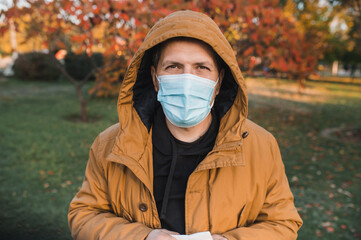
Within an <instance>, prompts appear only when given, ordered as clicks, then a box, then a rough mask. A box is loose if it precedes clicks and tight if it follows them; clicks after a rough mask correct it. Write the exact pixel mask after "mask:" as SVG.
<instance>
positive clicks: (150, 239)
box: [68, 11, 302, 240]
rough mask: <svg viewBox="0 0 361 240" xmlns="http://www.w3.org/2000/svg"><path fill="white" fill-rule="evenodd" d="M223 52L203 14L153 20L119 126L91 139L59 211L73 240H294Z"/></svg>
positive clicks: (226, 49)
mask: <svg viewBox="0 0 361 240" xmlns="http://www.w3.org/2000/svg"><path fill="white" fill-rule="evenodd" d="M247 112H248V108H247V94H246V89H245V85H244V79H243V77H242V75H241V72H240V70H239V67H238V66H237V61H236V59H235V56H234V54H233V50H232V48H231V47H230V45H229V43H228V42H227V40H226V39H225V37H224V36H223V34H222V33H221V31H220V30H219V28H218V26H217V25H216V24H215V23H214V22H213V21H212V20H211V19H210V18H209V17H207V16H206V15H204V14H201V13H196V12H192V11H179V12H176V13H173V14H171V15H169V16H168V17H166V18H164V19H163V20H161V21H159V22H158V23H157V24H156V25H155V26H154V27H153V28H152V29H151V30H150V32H149V33H148V35H147V37H146V39H145V40H144V43H143V44H142V46H141V47H140V48H139V50H138V51H137V53H136V54H135V56H134V58H133V60H132V62H131V64H130V66H129V68H128V71H127V74H126V76H125V78H124V81H123V84H122V87H121V90H120V94H119V99H118V114H119V124H116V125H113V126H112V127H110V128H108V129H107V130H105V131H104V132H102V133H101V134H100V135H99V136H98V137H97V138H96V140H95V141H94V143H93V145H92V147H91V150H90V158H89V161H88V165H87V168H86V172H85V179H84V182H83V185H82V187H81V189H80V191H79V192H78V193H77V195H76V196H75V197H74V199H73V201H72V202H71V204H70V209H69V216H68V217H69V225H70V229H71V232H72V236H73V237H74V238H75V239H147V240H157V239H158V240H160V239H174V238H173V237H172V235H177V234H192V233H198V232H204V231H209V232H211V233H212V237H213V239H229V240H231V239H242V240H252V239H275V240H276V239H277V240H280V239H287V240H289V239H296V238H297V231H298V229H299V228H300V226H301V224H302V220H301V219H300V217H299V215H298V213H297V210H296V208H295V206H294V203H293V195H292V193H291V191H290V189H289V185H288V181H287V177H286V175H285V172H284V166H283V163H282V160H281V156H280V152H279V149H278V146H277V143H276V140H275V139H274V138H273V136H272V135H271V134H270V133H268V132H267V131H266V130H264V129H263V128H261V127H259V126H257V125H256V124H255V123H253V122H251V121H250V120H248V119H247V118H246V116H247Z"/></svg>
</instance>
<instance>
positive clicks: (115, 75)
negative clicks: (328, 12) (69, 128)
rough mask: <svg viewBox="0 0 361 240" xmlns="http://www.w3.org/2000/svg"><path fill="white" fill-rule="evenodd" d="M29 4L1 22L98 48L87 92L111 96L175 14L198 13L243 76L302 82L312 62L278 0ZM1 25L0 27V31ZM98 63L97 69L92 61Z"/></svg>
mask: <svg viewBox="0 0 361 240" xmlns="http://www.w3.org/2000/svg"><path fill="white" fill-rule="evenodd" d="M28 3H29V6H30V7H29V8H26V7H24V8H17V7H13V8H11V9H9V10H7V11H6V12H4V13H2V14H3V15H5V21H9V20H10V19H15V23H17V22H18V21H23V22H25V23H26V24H27V28H26V34H27V35H28V37H29V38H31V37H33V36H37V35H39V34H41V35H43V36H44V38H43V39H44V47H46V48H48V49H50V51H52V52H56V51H57V50H59V49H67V50H68V51H71V52H74V53H76V54H81V53H83V52H86V53H87V54H88V55H89V56H90V55H92V54H93V52H102V53H103V56H104V59H105V63H104V67H102V68H99V69H97V70H96V71H94V74H95V76H96V79H97V80H96V83H95V85H94V87H93V88H92V89H91V90H90V94H91V95H97V96H109V95H117V93H118V89H119V87H120V81H121V80H122V78H123V76H124V74H125V72H126V67H127V64H129V62H130V60H131V58H132V57H133V55H134V54H135V52H136V50H137V49H138V47H139V46H140V44H141V43H142V41H143V39H144V38H145V36H146V34H147V32H148V31H149V29H150V28H151V27H152V26H153V25H154V23H155V22H156V21H158V20H159V19H160V18H162V17H165V16H166V15H168V14H170V13H171V12H173V11H176V10H181V9H190V10H194V11H200V12H204V13H206V14H207V15H209V16H210V17H211V18H212V19H214V21H215V22H216V23H217V24H218V25H219V27H220V28H221V30H222V31H223V32H224V34H225V36H226V37H227V39H228V40H229V41H230V43H231V44H232V46H233V48H234V51H235V53H236V54H237V57H238V63H239V65H240V68H241V69H242V70H243V72H244V73H246V74H248V75H255V74H259V73H261V74H263V75H280V76H285V77H288V78H291V79H297V80H302V79H305V78H306V77H307V76H308V75H309V74H310V73H312V71H313V70H314V69H315V65H316V63H317V61H318V58H317V55H316V54H315V52H314V49H313V43H312V42H310V41H307V39H305V38H304V35H303V33H302V32H301V31H300V30H299V29H298V28H297V24H296V22H295V20H294V19H293V17H292V16H289V15H286V14H285V13H284V11H283V9H282V8H281V7H280V5H279V2H278V0H271V1H263V0H250V1H244V0H240V1H233V0H224V1H217V0H197V1H196V0H194V1H180V0H173V1H162V0H153V1H149V0H144V1H129V0H128V1H127V0H121V1H110V0H109V1H101V0H84V1H75V0H54V1H45V0H32V1H30V0H29V1H28ZM6 27H7V25H6V24H5V25H4V26H3V27H2V28H1V29H0V32H4V31H5V29H6ZM94 67H96V66H94Z"/></svg>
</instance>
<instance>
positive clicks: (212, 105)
mask: <svg viewBox="0 0 361 240" xmlns="http://www.w3.org/2000/svg"><path fill="white" fill-rule="evenodd" d="M218 82H219V75H218V78H217V81H216V84H215V85H214V88H216V87H217V84H218ZM214 88H213V93H214ZM213 93H212V94H213ZM216 97H217V96H214V99H213V101H212V104H211V108H212V107H213V104H214V102H215V101H216Z"/></svg>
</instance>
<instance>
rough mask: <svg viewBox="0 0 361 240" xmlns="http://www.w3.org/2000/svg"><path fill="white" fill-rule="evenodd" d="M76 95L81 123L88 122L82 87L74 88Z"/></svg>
mask: <svg viewBox="0 0 361 240" xmlns="http://www.w3.org/2000/svg"><path fill="white" fill-rule="evenodd" d="M75 89H76V94H77V95H78V99H79V103H80V110H81V121H82V122H88V113H87V110H86V103H87V102H86V101H85V100H84V97H83V92H82V91H81V89H82V86H80V85H79V86H76V87H75Z"/></svg>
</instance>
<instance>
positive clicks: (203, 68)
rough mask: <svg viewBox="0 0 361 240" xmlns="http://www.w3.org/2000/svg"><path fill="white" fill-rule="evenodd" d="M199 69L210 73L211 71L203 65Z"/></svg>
mask: <svg viewBox="0 0 361 240" xmlns="http://www.w3.org/2000/svg"><path fill="white" fill-rule="evenodd" d="M198 68H199V69H201V70H208V71H210V69H209V67H206V66H203V65H200V66H198Z"/></svg>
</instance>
